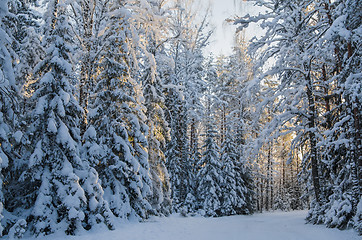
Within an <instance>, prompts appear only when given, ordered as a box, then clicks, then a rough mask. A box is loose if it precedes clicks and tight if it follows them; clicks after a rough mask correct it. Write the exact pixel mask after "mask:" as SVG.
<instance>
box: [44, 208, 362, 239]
mask: <svg viewBox="0 0 362 240" xmlns="http://www.w3.org/2000/svg"><path fill="white" fill-rule="evenodd" d="M305 216H306V212H305V211H294V212H288V213H284V212H275V213H263V214H255V215H253V216H232V217H223V218H202V217H188V218H184V217H180V216H176V215H174V216H171V217H169V218H152V219H151V220H149V221H147V222H143V223H126V224H122V225H120V226H118V227H117V230H115V231H105V230H100V229H99V230H91V231H90V232H87V233H85V234H84V235H82V236H77V237H64V236H62V237H54V236H52V237H48V238H45V239H52V240H53V239H56V240H65V239H74V240H216V239H217V240H361V239H362V237H360V236H358V235H357V233H356V232H355V231H353V230H348V231H340V230H337V229H326V228H325V227H324V226H314V225H310V224H304V217H305ZM41 239H42V238H41Z"/></svg>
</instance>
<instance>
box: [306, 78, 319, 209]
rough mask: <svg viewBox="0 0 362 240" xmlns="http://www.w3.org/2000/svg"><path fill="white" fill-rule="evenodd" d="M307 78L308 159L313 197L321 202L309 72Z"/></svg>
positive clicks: (313, 108) (314, 113)
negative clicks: (310, 166) (310, 168)
mask: <svg viewBox="0 0 362 240" xmlns="http://www.w3.org/2000/svg"><path fill="white" fill-rule="evenodd" d="M306 80H307V97H308V128H309V130H308V131H309V147H310V155H309V158H310V161H311V165H312V180H313V187H314V194H315V198H316V200H317V202H318V203H321V188H320V182H319V170H318V155H317V139H316V134H315V131H316V130H315V127H316V124H315V120H316V108H315V100H314V95H313V85H312V80H311V77H310V74H308V75H307V76H306Z"/></svg>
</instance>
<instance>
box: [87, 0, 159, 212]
mask: <svg viewBox="0 0 362 240" xmlns="http://www.w3.org/2000/svg"><path fill="white" fill-rule="evenodd" d="M109 7H110V8H109V15H108V16H109V18H108V23H107V25H108V26H109V27H108V28H106V31H105V33H104V34H105V37H104V39H105V40H106V42H105V43H104V44H105V46H104V50H103V51H102V52H101V53H100V54H101V59H102V61H101V62H100V65H99V72H100V73H99V75H98V78H97V85H96V87H95V89H94V94H93V96H92V99H91V102H90V105H89V115H88V118H89V125H88V126H89V127H88V129H89V128H91V127H93V128H94V129H97V135H98V141H97V144H98V145H99V147H100V148H101V150H100V151H101V153H100V156H98V157H97V160H95V161H94V162H93V163H92V164H93V165H92V166H93V167H94V168H95V169H96V170H97V172H98V174H99V178H100V179H101V181H102V187H103V189H104V198H105V200H107V201H108V203H109V207H110V209H111V210H112V212H113V214H114V215H116V216H117V217H120V218H125V219H127V218H134V217H136V218H137V219H141V218H146V217H147V213H148V212H149V211H151V210H152V207H151V205H150V203H149V201H148V197H149V196H150V194H151V185H152V182H151V180H150V178H149V172H148V169H149V165H148V161H147V159H148V155H147V152H146V150H145V148H146V147H147V140H146V137H145V135H146V133H147V131H148V128H147V126H146V125H145V123H144V121H145V117H144V114H143V112H144V106H142V105H141V103H140V98H141V97H142V95H141V89H140V87H139V84H138V83H137V82H136V81H135V79H133V78H132V75H133V74H132V72H133V71H134V70H135V69H133V68H134V67H136V66H137V60H136V59H135V58H133V57H134V56H136V53H135V52H134V50H135V47H136V45H135V44H137V42H136V41H135V40H136V39H135V38H136V36H134V35H133V34H134V33H136V31H135V29H134V28H132V25H131V24H130V21H131V20H130V19H131V17H132V15H131V14H132V12H131V11H129V10H128V9H127V8H126V6H125V2H124V1H114V2H110V5H109Z"/></svg>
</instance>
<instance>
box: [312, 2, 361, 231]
mask: <svg viewBox="0 0 362 240" xmlns="http://www.w3.org/2000/svg"><path fill="white" fill-rule="evenodd" d="M361 9H362V5H361V4H360V3H358V1H336V2H335V3H334V4H330V3H326V4H325V9H324V10H325V11H324V12H322V13H321V14H323V15H324V16H325V18H326V21H328V27H329V28H328V30H327V31H326V33H325V34H324V36H323V37H322V38H321V41H320V42H319V45H318V46H319V47H320V49H321V50H320V52H321V53H322V54H321V56H328V57H329V58H327V59H326V57H323V60H324V61H322V62H324V65H323V66H322V69H323V70H324V71H323V72H322V76H323V80H324V81H325V85H327V86H328V85H329V86H328V87H325V88H326V89H328V91H326V93H325V96H324V100H325V105H326V115H327V116H328V118H327V121H326V131H325V132H324V134H325V141H324V143H323V145H324V151H323V153H322V154H323V155H322V156H323V158H324V162H325V163H326V165H327V171H325V172H324V174H325V176H323V177H324V178H327V179H329V181H330V182H331V183H330V187H329V188H328V189H327V190H328V191H326V198H327V204H326V205H327V209H326V210H325V212H324V214H325V217H324V223H325V224H326V225H327V226H328V227H338V228H340V229H344V228H346V227H350V226H354V227H355V228H356V229H357V230H358V231H359V232H360V233H362V232H361V224H362V220H361V218H362V215H361V210H360V209H358V204H359V202H360V201H361V159H362V155H361V154H362V153H361V122H360V121H361V117H362V116H361V113H360V111H359V110H358V109H361V91H362V85H361V74H360V73H361V68H362V63H361V54H362V52H361V50H360V46H361V43H362V40H361V39H362V35H361V33H360V30H361V29H362V27H361V24H360V21H359V20H358V19H360V18H361V16H362V15H361Z"/></svg>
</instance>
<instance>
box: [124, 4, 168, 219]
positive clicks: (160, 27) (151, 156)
mask: <svg viewBox="0 0 362 240" xmlns="http://www.w3.org/2000/svg"><path fill="white" fill-rule="evenodd" d="M131 7H132V9H133V10H134V12H135V13H136V14H134V15H133V18H134V23H135V25H136V28H137V30H138V33H139V35H140V37H141V38H142V39H144V41H143V42H141V44H140V53H139V54H140V56H141V57H142V59H143V61H142V64H140V71H139V72H140V81H141V82H142V85H143V95H144V98H145V103H144V105H145V107H146V116H147V120H146V124H147V126H148V127H149V130H148V135H147V141H148V162H149V164H150V174H151V180H152V196H151V198H150V202H151V205H152V208H153V209H154V210H155V211H156V212H155V213H157V214H163V215H169V214H170V213H171V189H170V179H169V174H168V171H167V169H166V166H165V161H166V158H165V154H164V151H165V149H166V140H168V139H169V137H170V133H169V130H170V129H169V127H168V123H167V121H166V118H165V112H164V110H165V97H164V94H163V83H162V79H161V77H160V73H159V72H158V71H157V68H158V64H159V63H158V62H157V57H158V55H162V54H163V53H160V49H162V48H164V46H163V44H164V42H165V41H166V39H167V36H166V33H167V30H166V26H167V21H168V19H167V17H166V16H165V10H164V9H163V8H164V2H163V1H158V0H157V1H155V0H148V1H140V2H139V3H137V4H135V5H133V6H131Z"/></svg>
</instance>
